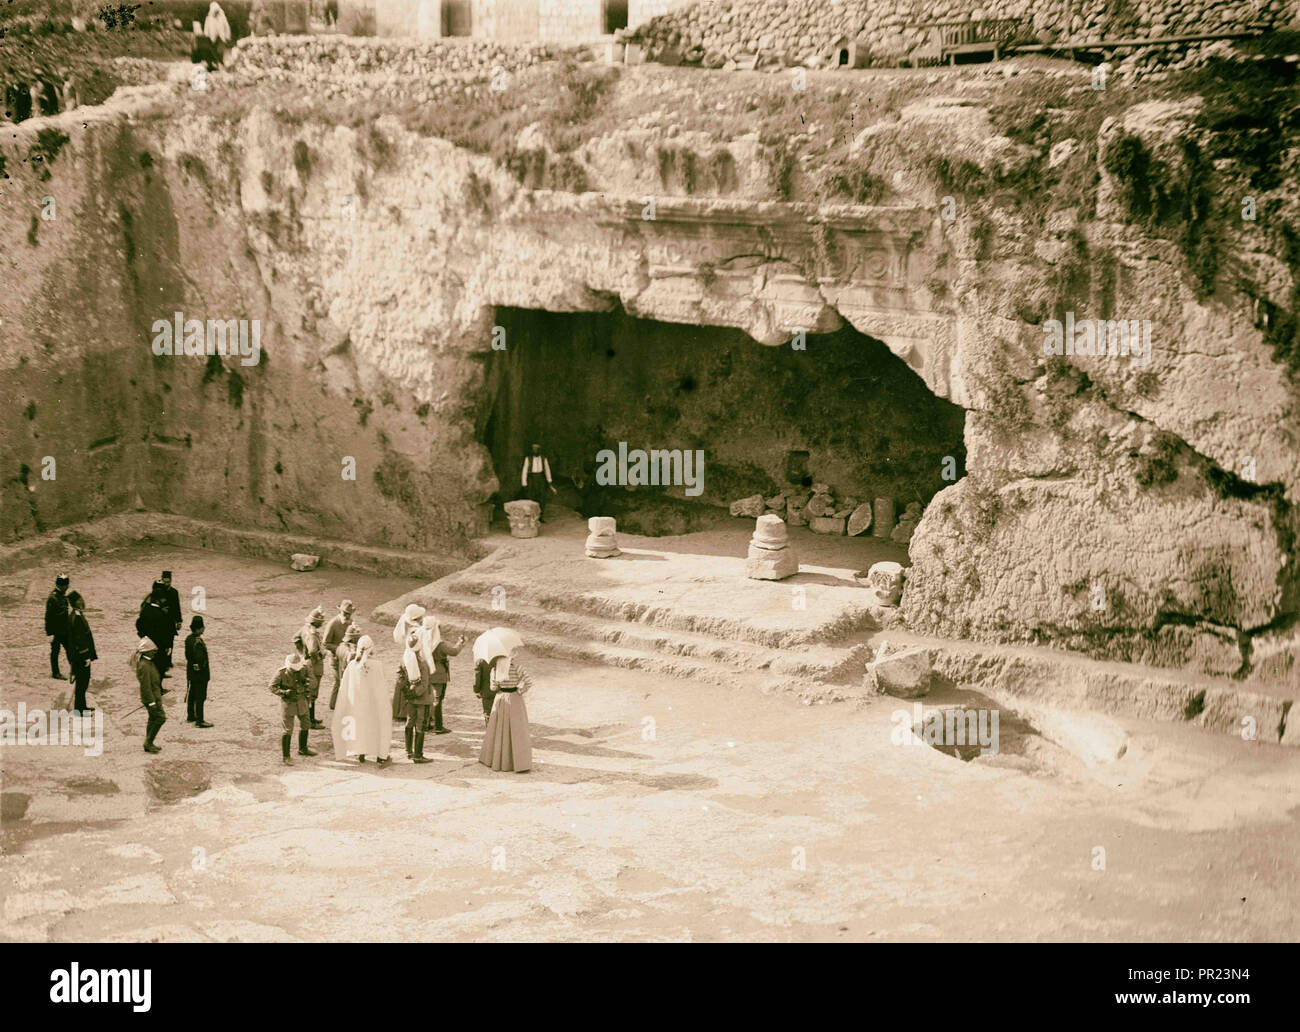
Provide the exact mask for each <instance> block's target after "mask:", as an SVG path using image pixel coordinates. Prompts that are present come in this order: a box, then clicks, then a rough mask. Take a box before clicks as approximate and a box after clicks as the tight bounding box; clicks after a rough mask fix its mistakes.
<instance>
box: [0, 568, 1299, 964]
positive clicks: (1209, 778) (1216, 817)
mask: <svg viewBox="0 0 1300 1032" xmlns="http://www.w3.org/2000/svg"><path fill="white" fill-rule="evenodd" d="M163 567H168V568H171V569H173V570H174V571H176V579H177V584H178V586H179V587H180V590H181V593H182V598H187V597H188V592H189V590H190V589H191V587H192V586H193V585H194V584H196V583H198V584H201V585H203V586H204V587H205V589H206V590H207V596H208V611H207V618H208V623H209V634H208V637H209V641H210V647H211V650H212V656H213V667H214V670H215V671H216V674H215V680H214V684H213V688H212V692H211V697H210V698H211V701H210V703H209V707H208V709H209V718H210V719H211V720H213V721H214V723H215V724H216V726H215V727H214V728H212V729H211V730H209V731H199V730H197V729H193V728H191V727H190V726H189V725H187V724H186V723H185V722H184V712H183V702H182V701H181V699H182V691H177V692H175V693H173V694H171V695H169V696H168V708H169V722H168V724H167V725H166V727H165V728H164V729H163V732H162V735H161V736H160V742H161V743H162V744H163V745H164V751H163V753H162V754H161V755H160V756H157V757H152V758H150V757H148V756H147V755H146V754H145V753H144V752H143V751H142V749H141V742H142V731H143V722H142V721H141V720H139V715H136V716H135V717H132V718H129V719H123V718H122V716H121V715H122V714H124V713H125V712H126V710H128V709H130V708H132V707H133V706H134V705H135V701H134V700H135V689H134V686H133V684H131V683H129V682H128V679H127V676H126V675H127V671H126V670H125V667H124V665H123V659H122V657H123V655H124V653H125V652H126V651H127V650H128V649H129V647H130V643H131V641H132V640H133V638H134V634H133V632H131V630H130V627H129V624H130V618H131V617H132V616H133V614H134V610H135V607H136V605H137V604H138V601H139V597H140V596H141V595H142V594H143V593H144V589H145V588H146V587H147V585H148V581H149V580H150V579H151V577H152V576H153V575H154V574H155V572H156V570H158V569H161V568H163ZM72 575H73V581H74V587H76V588H78V589H79V590H81V591H82V592H83V594H85V595H86V596H87V598H88V599H89V600H90V602H91V605H92V612H91V620H92V623H93V626H94V628H95V631H96V638H97V642H98V645H99V651H100V654H101V656H103V657H105V658H104V659H103V660H101V662H100V663H99V664H98V665H97V666H96V669H95V678H94V688H93V690H92V696H93V697H94V700H95V701H96V702H97V703H98V704H99V705H100V706H101V707H102V708H104V709H106V710H107V711H109V713H110V714H111V715H112V716H113V717H114V718H117V719H116V722H114V721H113V720H110V722H109V725H108V736H107V742H106V745H105V748H104V750H103V754H102V755H101V756H98V757H92V756H85V755H83V754H82V750H80V749H74V748H54V747H36V746H23V747H11V748H6V749H4V751H3V754H2V756H0V761H2V765H3V778H4V782H3V793H4V794H3V799H4V822H3V842H4V848H5V853H4V855H3V857H0V893H2V894H3V915H4V922H3V932H2V933H0V935H2V936H3V937H4V938H8V939H13V940H46V939H53V940H75V939H95V940H98V939H115V938H122V939H131V940H138V939H158V940H168V941H171V940H186V939H334V938H338V939H343V938H347V939H403V940H411V939H440V940H446V939H525V938H527V939H533V938H547V939H579V938H599V939H694V940H709V939H728V938H757V939H782V940H784V939H938V938H944V939H953V938H957V939H1003V938H1030V939H1079V938H1082V939H1174V940H1179V939H1232V940H1236V939H1295V938H1297V935H1298V933H1300V917H1297V907H1296V902H1297V900H1298V899H1300V879H1298V877H1297V871H1296V864H1295V857H1296V856H1297V855H1300V850H1298V847H1300V826H1298V825H1297V822H1296V814H1297V812H1298V811H1297V806H1300V753H1297V751H1296V750H1290V749H1283V748H1279V747H1276V746H1265V745H1259V744H1254V743H1246V742H1242V741H1239V740H1237V739H1233V738H1231V737H1228V736H1224V735H1217V734H1211V733H1207V732H1202V731H1199V730H1197V729H1195V728H1191V727H1177V726H1167V725H1140V724H1136V723H1133V722H1128V723H1126V724H1125V725H1124V726H1125V729H1126V730H1127V731H1128V732H1129V734H1130V735H1131V738H1130V747H1129V749H1128V752H1127V753H1126V754H1125V756H1124V758H1123V759H1122V760H1120V761H1118V762H1116V763H1113V764H1111V765H1109V766H1107V767H1104V768H1093V769H1091V770H1089V769H1085V768H1083V767H1081V766H1076V767H1072V768H1069V769H1066V770H1062V771H1060V772H1058V773H1037V774H1027V773H1024V772H1022V771H1020V770H1016V769H1005V768H997V767H990V766H987V765H984V764H983V763H982V761H976V762H974V763H966V764H963V763H961V762H959V761H957V760H955V759H951V758H949V757H946V756H943V755H940V754H939V753H937V752H935V751H933V750H931V749H928V748H925V747H923V746H899V745H894V744H892V743H891V734H890V732H891V731H892V730H893V726H894V725H893V724H892V722H891V719H890V716H891V713H892V712H893V711H895V710H896V709H898V708H902V704H900V703H898V702H897V701H895V700H891V699H881V700H879V701H878V702H875V703H872V704H870V705H867V706H863V707H857V708H853V707H850V706H849V705H843V704H842V705H833V706H811V707H808V706H800V705H798V704H797V703H796V702H795V701H793V700H792V699H789V698H786V697H781V696H771V697H769V696H764V695H761V694H758V693H755V692H752V691H741V690H736V689H730V690H729V689H726V688H714V687H709V686H702V685H698V684H694V683H692V682H689V681H681V680H671V679H662V678H658V677H655V676H653V675H649V674H646V673H643V672H639V671H624V670H606V669H596V668H589V667H575V666H571V665H567V664H562V663H558V662H552V661H539V662H538V664H537V670H536V672H537V674H538V675H539V678H538V679H539V682H540V683H539V684H538V686H537V688H536V690H535V691H534V692H533V693H532V694H531V695H530V696H529V698H528V707H529V712H530V715H531V717H532V720H533V723H534V734H535V735H536V741H535V750H536V753H535V754H536V757H537V759H538V760H539V761H540V762H538V764H537V767H536V769H535V770H534V771H533V772H532V773H531V774H526V775H507V774H496V773H493V772H491V771H488V770H487V769H486V768H484V767H482V766H480V765H479V764H478V763H477V762H475V757H476V755H477V750H478V745H479V742H480V741H481V735H482V719H481V715H480V711H479V710H478V708H477V707H478V703H477V700H476V699H475V697H474V696H473V694H472V693H471V691H470V687H469V669H468V667H469V664H468V663H466V662H461V663H458V664H455V665H454V666H453V684H452V688H451V692H450V696H449V703H450V705H449V708H450V719H449V724H450V726H451V727H452V728H453V731H454V733H453V734H450V735H446V736H442V737H438V738H431V739H430V748H429V750H428V751H429V753H430V754H431V755H433V756H434V757H435V758H436V759H435V762H434V763H431V764H428V765H427V766H424V767H415V766H413V765H410V764H408V763H405V762H403V761H399V762H397V763H395V764H394V765H393V767H391V768H389V769H388V770H385V771H382V772H380V771H377V770H376V769H375V768H374V767H373V766H372V765H369V764H367V765H364V766H362V765H358V764H355V763H340V762H336V761H334V760H333V759H332V758H331V757H330V756H329V755H328V753H329V746H328V744H327V739H326V736H325V735H324V733H319V734H318V735H317V739H318V747H320V748H322V752H323V755H322V756H321V757H320V758H318V759H315V760H310V761H299V762H298V763H297V765H296V766H294V767H293V768H283V767H281V766H280V764H279V756H278V730H277V708H276V701H275V699H274V698H273V697H271V696H270V695H269V693H267V692H266V690H265V684H266V682H267V681H268V680H269V678H270V676H271V674H272V673H273V671H274V669H275V667H276V666H277V665H278V663H279V661H280V660H281V659H282V658H283V655H284V653H285V652H286V651H287V649H288V640H289V638H290V637H291V636H292V633H293V631H294V630H295V629H296V627H297V626H298V623H299V622H300V620H301V617H302V615H303V614H304V613H305V612H306V611H307V610H308V609H309V608H310V607H311V605H314V604H316V603H317V602H323V603H326V604H328V605H330V606H332V605H333V604H335V603H336V602H337V601H338V599H339V598H341V597H342V596H343V595H344V594H347V595H349V596H350V597H352V598H353V599H354V601H356V603H357V607H358V612H359V613H361V614H368V613H369V612H370V611H371V609H372V608H373V607H374V606H375V605H377V604H378V603H379V602H380V601H383V600H384V599H387V598H391V597H393V596H395V595H399V594H401V593H402V592H404V591H406V590H409V589H410V588H411V587H413V586H415V582H414V581H401V580H381V579H377V578H366V577H361V576H358V575H355V574H350V573H346V572H343V571H318V572H316V573H313V574H292V573H289V572H287V571H285V570H283V569H282V568H279V567H275V566H272V565H270V564H267V563H262V562H258V561H252V560H242V559H234V558H230V557H226V556H220V555H215V554H213V553H208V552H187V551H184V550H174V549H173V550H166V551H146V550H134V551H130V552H124V553H118V554H115V555H109V556H105V557H99V558H95V559H93V560H91V561H89V562H87V563H83V564H81V565H80V566H78V567H74V569H73V571H72ZM46 579H47V578H46V574H45V572H44V571H39V572H38V571H32V572H31V573H30V574H27V573H24V574H22V575H9V576H6V577H0V598H2V600H3V611H2V613H0V669H3V670H5V671H7V673H6V675H5V676H4V679H3V693H4V694H3V700H2V702H0V705H3V706H5V707H7V708H9V709H14V708H16V706H17V703H18V702H19V701H23V702H25V703H26V704H27V705H28V706H29V707H30V706H36V705H43V706H48V705H50V704H51V702H52V700H53V699H54V698H55V697H56V696H57V695H58V694H59V693H60V692H64V691H66V687H67V686H66V684H60V683H58V682H53V681H50V680H48V679H46V678H45V677H43V674H44V673H47V671H45V669H44V667H45V655H44V650H43V648H42V644H43V641H44V639H43V637H42V635H41V634H40V630H41V627H40V617H41V603H42V601H43V599H44V596H45V593H46V591H47V590H48V588H47V585H46V583H45V581H46ZM366 629H367V630H368V631H374V630H375V629H374V628H372V627H369V626H367V627H366ZM380 633H381V634H383V637H376V640H377V641H378V642H379V643H380V646H381V651H382V653H383V654H384V656H385V659H386V661H388V662H389V663H390V665H391V663H392V662H393V660H395V647H394V646H393V645H392V643H391V639H390V638H389V637H388V636H387V634H386V633H385V632H384V631H383V629H380ZM1098 847H1101V848H1103V849H1104V850H1105V869H1104V870H1095V869H1094V865H1095V863H1096V857H1097V855H1098V854H1097V853H1096V852H1095V851H1096V849H1097V848H1098Z"/></svg>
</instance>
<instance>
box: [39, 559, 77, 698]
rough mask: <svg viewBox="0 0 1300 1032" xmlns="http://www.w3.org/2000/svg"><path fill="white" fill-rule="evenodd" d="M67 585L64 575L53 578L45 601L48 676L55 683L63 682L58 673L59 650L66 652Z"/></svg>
mask: <svg viewBox="0 0 1300 1032" xmlns="http://www.w3.org/2000/svg"><path fill="white" fill-rule="evenodd" d="M69 583H71V582H70V581H69V580H68V575H67V574H66V573H61V574H59V575H58V576H57V577H55V578H54V590H53V591H51V592H50V595H49V597H48V598H47V599H46V600H45V634H46V637H48V638H49V639H50V676H51V677H53V678H54V679H55V680H57V681H62V680H63V674H62V673H61V672H60V671H59V649H63V651H64V652H68V630H69V626H70V614H69V611H68V584H69ZM72 661H73V660H72V653H70V652H68V662H69V663H71V662H72Z"/></svg>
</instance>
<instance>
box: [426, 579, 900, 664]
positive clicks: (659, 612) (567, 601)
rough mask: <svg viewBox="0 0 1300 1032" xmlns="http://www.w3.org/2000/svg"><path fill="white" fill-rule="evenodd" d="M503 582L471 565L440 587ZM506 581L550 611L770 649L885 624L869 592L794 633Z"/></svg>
mask: <svg viewBox="0 0 1300 1032" xmlns="http://www.w3.org/2000/svg"><path fill="white" fill-rule="evenodd" d="M500 586H502V584H501V580H500V575H499V573H497V572H490V571H489V572H487V573H486V575H484V574H481V573H480V572H479V571H478V570H477V569H476V568H475V567H473V566H471V567H469V568H467V569H465V570H462V571H460V572H459V573H455V574H452V575H451V576H449V577H447V578H444V580H443V581H441V582H439V584H438V585H437V588H438V590H439V592H440V593H441V592H449V593H452V594H454V595H457V596H461V597H467V598H474V597H479V598H484V599H486V598H490V597H491V593H492V591H493V589H494V588H498V587H500ZM504 586H505V587H506V589H507V591H508V592H509V597H510V605H512V606H514V605H517V604H518V603H519V602H527V603H529V604H531V605H535V606H538V607H539V608H542V609H546V610H549V611H562V612H569V613H575V614H578V613H581V614H583V615H586V616H590V617H593V618H596V619H598V620H602V621H606V622H615V623H621V624H633V625H637V626H641V627H655V628H660V629H664V630H671V631H678V632H687V633H690V634H697V635H702V636H705V637H708V638H711V639H714V640H718V639H725V640H727V641H732V642H736V643H738V644H749V645H756V646H760V647H764V648H770V649H785V648H788V647H789V646H790V645H791V644H792V638H793V640H794V643H797V645H798V646H799V647H805V646H810V647H819V646H821V645H822V644H823V642H825V643H826V646H825V647H827V648H834V647H835V645H834V644H832V643H833V642H837V641H838V640H839V639H840V638H841V637H842V636H844V635H850V634H865V633H869V632H872V631H876V630H879V629H880V623H879V622H878V621H877V620H876V619H875V615H876V614H875V612H873V611H872V609H871V608H870V607H871V603H870V600H869V599H868V598H867V595H868V593H867V592H865V591H864V592H862V597H863V607H862V609H861V610H860V611H858V612H854V613H850V614H847V615H846V617H845V618H844V619H843V620H842V621H841V622H840V623H839V624H837V625H836V626H835V627H833V628H831V629H830V630H829V631H818V632H815V633H803V634H801V635H799V634H796V635H792V633H791V632H790V631H789V630H788V629H780V628H776V629H773V628H765V627H758V626H755V625H754V624H753V623H752V622H751V621H750V620H749V619H747V618H746V617H744V616H727V615H724V614H722V613H713V614H708V615H701V614H698V613H688V612H682V611H681V610H680V609H678V608H676V607H674V606H672V605H669V604H666V603H665V604H653V603H645V602H620V601H615V600H613V599H609V598H603V597H601V596H600V595H598V594H595V593H591V592H587V593H582V592H559V591H552V590H548V589H547V588H546V587H545V586H541V585H536V584H522V583H519V582H518V581H510V582H508V583H507V584H505V585H504Z"/></svg>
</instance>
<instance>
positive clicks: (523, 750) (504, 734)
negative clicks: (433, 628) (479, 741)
mask: <svg viewBox="0 0 1300 1032" xmlns="http://www.w3.org/2000/svg"><path fill="white" fill-rule="evenodd" d="M526 656H527V652H526V650H525V649H524V648H523V647H522V646H521V647H519V648H517V649H515V650H514V652H513V653H511V654H510V655H509V656H499V657H497V659H496V660H494V661H493V663H492V673H491V688H492V691H493V692H495V693H496V696H495V698H494V699H493V702H492V715H491V716H489V717H488V722H487V729H486V731H484V733H483V748H482V749H480V750H479V754H478V761H479V763H481V764H483V765H484V766H485V767H490V768H492V770H508V771H516V772H518V773H523V772H524V771H527V770H530V769H531V768H532V765H533V739H532V735H531V734H530V733H529V731H528V707H527V706H525V705H524V693H525V692H527V691H528V689H529V688H531V687H532V681H531V679H530V678H529V676H528V674H527V673H526V672H525V670H524V669H523V666H522V665H521V664H520V658H521V657H526Z"/></svg>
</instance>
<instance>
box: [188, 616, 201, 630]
mask: <svg viewBox="0 0 1300 1032" xmlns="http://www.w3.org/2000/svg"><path fill="white" fill-rule="evenodd" d="M190 630H191V631H201V630H203V617H201V616H199V615H198V614H197V613H195V614H194V619H193V620H191V621H190Z"/></svg>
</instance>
